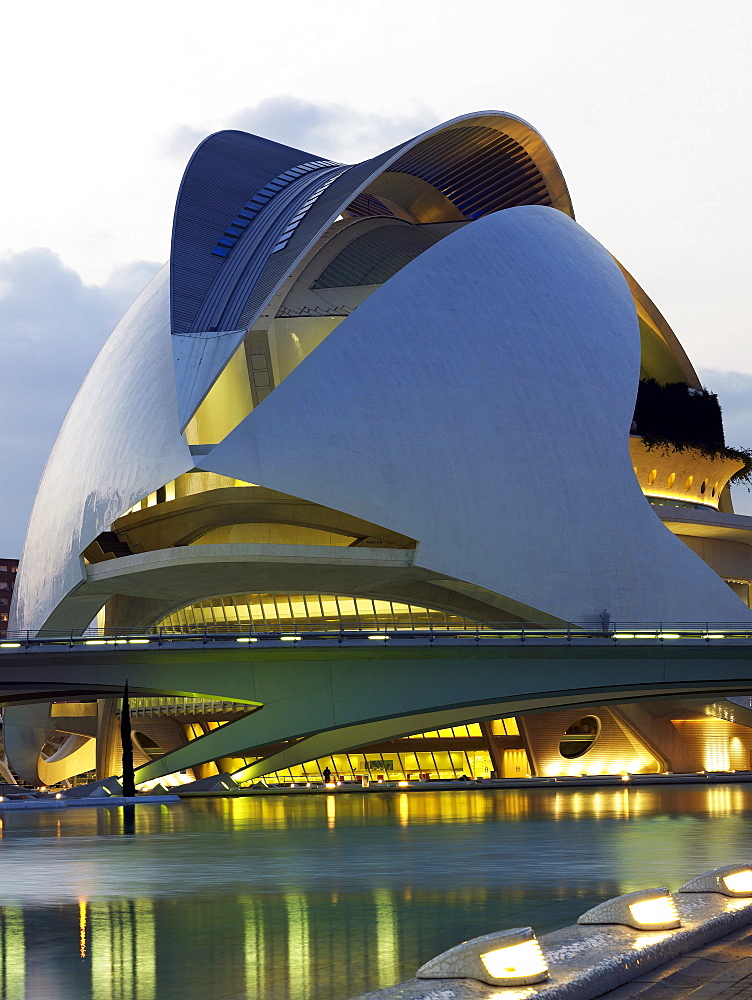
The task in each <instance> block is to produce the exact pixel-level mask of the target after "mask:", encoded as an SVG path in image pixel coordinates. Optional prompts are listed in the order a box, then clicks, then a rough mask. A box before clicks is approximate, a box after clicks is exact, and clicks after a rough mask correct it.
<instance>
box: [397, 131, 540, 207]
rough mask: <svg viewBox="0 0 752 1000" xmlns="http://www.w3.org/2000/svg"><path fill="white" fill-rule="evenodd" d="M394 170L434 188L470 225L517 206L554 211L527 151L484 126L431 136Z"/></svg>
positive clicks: (398, 161) (401, 160)
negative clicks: (418, 179) (472, 221)
mask: <svg viewBox="0 0 752 1000" xmlns="http://www.w3.org/2000/svg"><path fill="white" fill-rule="evenodd" d="M389 170H390V171H392V172H395V173H405V174H412V175H413V176H414V177H420V178H421V180H424V181H426V182H427V183H429V184H432V185H433V186H434V187H435V188H437V189H438V190H439V191H441V193H442V194H444V195H446V197H447V198H448V199H449V200H450V201H451V202H452V203H453V204H454V205H456V206H457V208H458V209H459V210H460V211H461V212H462V214H463V215H464V216H465V217H466V218H468V219H478V218H480V217H481V216H483V215H489V214H490V213H491V212H498V211H500V210H501V209H503V208H510V207H511V206H513V205H551V197H550V195H549V193H548V189H547V187H546V184H545V181H544V180H543V177H542V176H541V173H540V171H539V170H538V168H537V167H536V165H535V163H534V162H533V160H532V159H531V157H530V156H529V155H528V153H526V152H525V150H524V149H523V148H522V146H521V145H520V144H519V143H518V142H516V141H515V140H514V139H512V138H510V137H509V136H508V135H504V133H503V132H498V131H497V130H496V129H491V128H486V127H485V126H482V125H468V126H464V127H461V128H452V129H447V130H446V131H445V132H439V133H437V134H435V135H432V136H429V137H428V138H427V139H424V140H423V142H420V143H418V145H417V146H415V147H413V149H411V150H409V151H408V152H407V153H404V154H403V155H402V156H400V158H399V159H398V160H396V161H395V162H394V163H393V164H392V165H391V167H390V168H389Z"/></svg>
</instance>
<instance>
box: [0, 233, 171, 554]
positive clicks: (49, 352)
mask: <svg viewBox="0 0 752 1000" xmlns="http://www.w3.org/2000/svg"><path fill="white" fill-rule="evenodd" d="M158 267H159V265H157V264H153V263H151V262H149V261H134V262H132V263H130V264H127V265H125V266H123V267H119V268H117V269H116V270H115V271H114V272H113V273H112V275H111V276H110V278H109V279H108V281H107V282H106V283H105V284H104V285H85V284H84V283H83V281H82V280H81V278H80V277H79V275H78V274H77V273H76V272H75V271H73V270H72V269H71V268H69V267H66V266H65V264H63V262H62V261H61V260H60V258H59V257H58V256H57V255H56V254H54V253H53V252H52V251H51V250H48V249H43V248H39V249H34V250H27V251H24V252H23V253H17V254H6V255H3V256H0V358H2V371H3V395H4V404H5V405H4V407H3V434H2V439H1V441H2V443H1V444H0V463H1V467H2V470H3V501H2V506H3V518H2V522H0V555H3V556H8V557H14V556H17V555H18V554H19V552H20V551H21V545H22V543H23V536H24V534H25V532H26V524H27V521H28V518H29V514H30V512H31V505H32V503H33V500H34V495H35V493H36V489H37V485H38V483H39V478H40V476H41V474H42V469H43V468H44V463H45V461H46V460H47V456H48V454H49V452H50V449H51V448H52V445H53V443H54V440H55V437H56V436H57V432H58V430H59V428H60V425H61V423H62V421H63V418H64V417H65V414H66V413H67V411H68V408H69V406H70V404H71V402H72V400H73V397H74V396H75V394H76V391H77V389H78V387H79V385H80V384H81V382H82V381H83V379H84V376H85V375H86V372H87V371H88V369H89V367H90V365H91V363H92V361H93V360H94V358H95V357H96V355H97V353H98V352H99V349H100V348H101V347H102V345H103V344H104V342H105V340H106V339H107V337H108V336H109V334H110V333H111V332H112V330H113V329H114V327H115V325H116V324H117V322H118V320H119V319H120V318H121V316H122V315H123V313H124V312H125V310H126V309H127V307H128V306H129V305H130V304H131V302H132V301H133V299H134V298H135V297H136V295H137V294H138V293H139V292H140V291H141V289H142V288H143V287H144V285H145V284H146V283H147V281H148V280H149V278H151V276H152V275H153V274H154V273H155V272H156V271H157V269H158Z"/></svg>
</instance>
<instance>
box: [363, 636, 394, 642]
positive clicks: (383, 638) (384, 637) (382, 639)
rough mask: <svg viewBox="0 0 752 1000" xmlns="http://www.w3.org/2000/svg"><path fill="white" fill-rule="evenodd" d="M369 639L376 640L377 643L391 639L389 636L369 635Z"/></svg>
mask: <svg viewBox="0 0 752 1000" xmlns="http://www.w3.org/2000/svg"><path fill="white" fill-rule="evenodd" d="M368 638H369V639H376V640H377V641H380V642H384V641H385V640H386V639H388V638H389V636H388V635H369V636H368Z"/></svg>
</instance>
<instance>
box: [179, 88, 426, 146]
mask: <svg viewBox="0 0 752 1000" xmlns="http://www.w3.org/2000/svg"><path fill="white" fill-rule="evenodd" d="M435 124H437V119H436V116H435V114H434V113H433V112H432V111H431V110H430V109H429V108H427V107H425V106H424V105H413V106H411V108H410V109H408V110H406V111H405V113H403V114H400V115H382V114H377V113H371V114H368V113H363V112H361V111H357V110H356V109H355V108H352V107H350V106H349V105H347V104H316V103H314V102H313V101H306V100H302V99H301V98H298V97H292V96H291V95H280V96H278V97H269V98H266V99H265V100H263V101H259V103H258V104H256V105H254V106H253V107H249V108H243V109H242V110H241V111H238V112H237V113H236V114H234V115H233V116H232V117H231V118H230V119H229V121H227V122H225V123H224V124H223V125H221V126H219V125H216V126H215V127H212V128H205V129H199V128H194V127H192V126H189V125H183V126H181V127H180V128H178V129H176V130H175V131H174V132H173V133H172V134H171V135H170V136H169V137H168V139H167V141H166V144H165V149H166V152H168V153H169V154H170V155H173V156H177V157H179V158H181V159H187V157H188V156H190V154H191V153H192V152H193V150H194V149H195V148H196V146H197V145H198V144H199V142H201V140H202V139H203V138H205V137H206V136H207V135H209V134H210V133H211V132H214V131H217V130H218V129H219V128H236V129H240V130H241V131H243V132H252V133H253V134H254V135H262V136H264V137H265V138H267V139H273V140H274V141H275V142H281V143H284V144H285V145H288V146H294V147H296V148H297V149H303V150H306V151H307V152H309V153H313V154H314V155H316V156H326V157H329V158H330V159H334V160H341V161H342V162H344V163H357V162H358V161H360V160H362V159H366V158H367V157H369V156H375V155H376V154H377V153H380V152H382V151H383V150H385V149H389V148H390V147H391V146H396V145H397V144H398V143H399V142H403V141H404V140H405V139H410V138H412V136H414V135H418V134H419V133H420V132H423V131H425V130H426V129H427V128H430V127H431V126H432V125H435Z"/></svg>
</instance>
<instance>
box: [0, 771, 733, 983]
mask: <svg viewBox="0 0 752 1000" xmlns="http://www.w3.org/2000/svg"><path fill="white" fill-rule="evenodd" d="M123 813H124V811H123V809H122V808H111V809H106V808H101V809H97V808H77V809H70V810H67V811H64V812H52V811H51V812H29V813H22V812H17V813H6V814H5V815H4V817H3V819H2V829H1V833H2V837H1V839H0V879H1V881H0V885H1V886H2V897H1V902H2V906H0V959H1V962H2V964H1V966H0V997H2V998H3V1000H50V998H55V1000H80V998H88V997H91V998H93V1000H178V998H180V1000H193V998H196V1000H209V998H211V1000H215V998H223V1000H232V998H238V1000H239V998H263V1000H288V998H292V1000H344V998H347V997H352V996H356V995H357V994H359V993H362V992H364V991H366V990H368V989H375V988H377V987H378V986H386V985H389V984H390V983H394V982H397V981H399V980H400V979H404V978H406V977H408V976H410V975H412V974H413V973H414V972H415V970H416V969H417V968H418V966H419V965H420V964H422V963H423V962H424V961H426V960H427V959H428V958H430V957H431V956H432V955H435V954H436V953H437V952H440V951H442V950H443V949H445V948H447V947H450V946H451V945H453V944H456V943H458V942H459V941H461V940H463V939H465V938H468V937H473V936H476V935H478V934H483V933H487V932H488V931H491V930H493V929H497V928H502V927H514V926H519V925H520V924H532V926H533V927H534V928H535V929H536V930H537V931H538V932H539V933H543V932H545V931H548V930H552V929H553V928H555V927H559V926H562V925H564V924H567V923H571V922H573V921H574V920H575V919H576V918H577V916H578V915H579V914H580V913H582V911H583V910H585V909H587V908H588V907H590V906H592V905H594V904H595V903H596V902H598V901H600V900H603V899H606V898H608V897H609V896H613V895H616V894H618V893H622V892H629V891H631V890H634V889H640V888H648V887H652V886H656V885H667V886H669V888H672V889H676V888H677V887H678V886H679V885H680V884H681V883H682V882H683V881H684V880H685V879H687V878H688V877H689V876H690V875H693V874H696V873H699V872H701V871H704V870H707V869H709V868H715V867H718V866H719V865H722V864H727V863H732V862H735V861H746V860H748V859H749V857H750V856H751V855H752V827H751V826H750V820H751V819H752V789H749V790H748V789H747V788H745V787H743V786H739V785H720V786H715V787H709V786H704V787H691V788H687V787H681V786H673V787H657V788H652V789H651V788H642V789H634V788H626V787H625V788H618V789H613V788H608V789H604V790H602V791H594V790H590V789H588V790H585V791H583V790H574V789H566V790H561V791H550V790H548V789H530V790H475V789H474V790H472V791H452V792H417V791H412V792H410V791H408V792H400V793H395V794H368V795H360V794H354V795H353V794H339V793H332V794H330V795H319V796H307V797H293V796H268V797H264V798H261V797H256V798H239V799H223V800H219V799H197V800H193V801H191V802H184V803H181V804H180V805H175V806H160V805H143V806H138V807H137V808H135V810H134V809H133V808H131V810H130V815H127V814H126V815H124V814H123Z"/></svg>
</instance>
